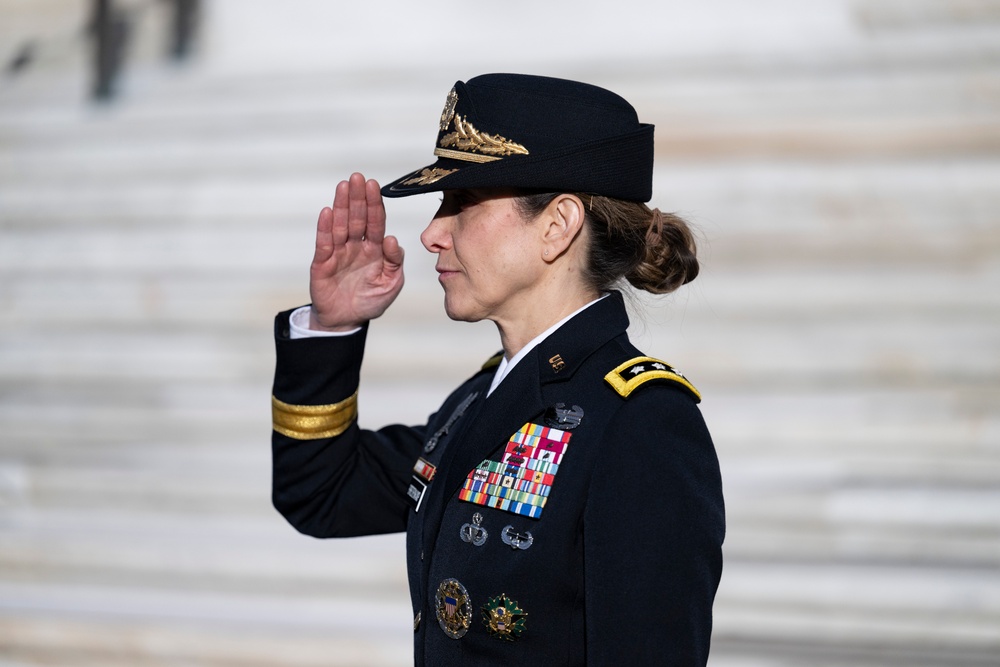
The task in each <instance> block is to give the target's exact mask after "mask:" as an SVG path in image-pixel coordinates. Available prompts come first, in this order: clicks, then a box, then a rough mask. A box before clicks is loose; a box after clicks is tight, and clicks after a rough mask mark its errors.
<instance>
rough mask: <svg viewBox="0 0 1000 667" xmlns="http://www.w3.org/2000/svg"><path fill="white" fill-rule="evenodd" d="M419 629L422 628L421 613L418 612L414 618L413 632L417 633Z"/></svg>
mask: <svg viewBox="0 0 1000 667" xmlns="http://www.w3.org/2000/svg"><path fill="white" fill-rule="evenodd" d="M419 627H420V612H419V611H418V612H417V615H416V616H414V617H413V631H414V632H416V631H417V628H419Z"/></svg>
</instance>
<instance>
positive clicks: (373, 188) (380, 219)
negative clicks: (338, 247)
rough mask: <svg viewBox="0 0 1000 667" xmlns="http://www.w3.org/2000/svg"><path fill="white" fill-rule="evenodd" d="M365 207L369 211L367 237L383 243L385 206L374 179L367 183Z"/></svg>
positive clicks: (375, 242)
mask: <svg viewBox="0 0 1000 667" xmlns="http://www.w3.org/2000/svg"><path fill="white" fill-rule="evenodd" d="M355 176H360V174H355ZM351 178H352V179H353V178H354V177H353V176H352V177H351ZM365 209H366V213H367V221H366V224H367V227H366V230H365V238H366V239H368V240H369V241H371V242H372V243H373V244H376V245H382V239H383V237H384V236H385V206H384V205H383V204H382V193H381V192H380V190H379V187H378V183H376V182H375V181H374V180H370V181H367V182H366V183H365Z"/></svg>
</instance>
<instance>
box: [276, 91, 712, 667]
mask: <svg viewBox="0 0 1000 667" xmlns="http://www.w3.org/2000/svg"><path fill="white" fill-rule="evenodd" d="M434 153H435V155H436V157H437V161H436V162H435V163H434V164H432V165H430V166H428V167H424V168H421V169H418V170H416V171H414V172H412V173H410V174H407V175H406V176H404V177H402V178H400V179H398V180H396V181H395V182H393V183H391V184H390V185H388V186H386V187H384V188H382V189H381V191H380V190H379V186H378V184H377V183H375V181H372V180H369V181H366V180H365V179H364V177H363V176H362V175H360V174H354V175H352V176H351V177H350V179H349V180H348V181H344V182H341V183H340V184H339V185H338V186H337V189H336V195H335V198H334V203H333V208H332V209H330V208H325V209H323V211H322V212H321V213H320V217H319V223H318V229H317V239H316V253H315V257H314V259H313V263H312V267H311V276H310V295H311V298H312V304H311V305H310V306H305V307H303V308H300V309H297V310H295V311H290V312H286V313H282V314H280V315H278V317H277V320H276V327H275V336H276V345H277V370H276V373H275V381H274V397H273V415H274V434H273V456H274V489H273V500H274V505H275V507H276V508H277V509H278V510H279V511H280V512H281V513H282V514H283V515H284V516H285V517H286V518H287V519H288V521H289V522H291V524H292V525H293V526H295V527H296V528H297V529H298V530H300V531H301V532H303V533H306V534H309V535H314V536H317V537H336V536H353V535H367V534H375V533H388V532H398V531H406V532H407V549H406V551H407V564H408V573H409V584H410V595H411V598H412V603H413V613H414V624H413V625H414V656H415V663H416V664H417V665H431V666H437V665H518V666H519V667H528V666H531V665H545V666H546V667H553V666H556V665H584V664H586V665H620V664H625V663H628V664H639V665H704V664H705V663H706V661H707V657H708V650H709V641H710V635H711V627H712V601H713V599H714V596H715V592H716V589H717V587H718V583H719V577H720V574H721V569H722V555H721V546H722V541H723V535H724V532H725V528H724V510H723V500H722V489H721V481H720V475H719V467H718V461H717V458H716V454H715V451H714V448H713V445H712V441H711V438H710V436H709V433H708V431H707V429H706V427H705V424H704V421H703V420H702V417H701V414H700V412H699V410H698V407H697V403H698V402H699V400H700V396H699V394H698V392H697V390H696V389H695V388H694V386H692V384H691V383H690V382H689V381H688V380H687V379H686V378H685V377H684V376H683V375H682V374H681V373H680V372H679V371H678V370H677V369H676V368H674V367H672V366H671V365H669V364H668V363H667V362H665V361H661V360H659V359H656V358H652V357H648V356H646V355H645V354H643V353H642V352H640V351H639V350H638V349H636V348H635V347H634V346H633V345H632V344H631V343H630V342H629V339H628V336H627V334H626V328H627V326H628V319H627V316H626V312H625V307H624V304H623V299H622V295H621V293H620V291H619V290H620V289H623V288H627V284H631V286H632V287H634V288H636V289H640V290H645V291H648V292H652V293H654V294H663V293H667V292H671V291H673V290H675V289H676V288H678V287H680V286H681V285H683V284H685V283H687V282H688V281H690V280H692V279H693V278H694V277H695V276H696V275H697V273H698V263H697V260H696V258H695V245H694V242H693V240H692V235H691V232H690V230H689V228H688V226H687V225H686V224H685V223H684V221H683V220H681V219H679V218H677V217H675V216H673V215H671V214H667V213H662V212H660V211H659V210H658V209H652V210H651V209H650V208H648V207H647V206H646V204H644V203H643V202H647V201H649V200H650V198H651V196H652V167H653V127H652V126H651V125H648V124H643V123H639V121H638V119H637V117H636V113H635V110H634V109H633V108H632V107H631V106H630V105H629V104H628V103H627V102H626V101H625V100H624V99H622V98H621V97H619V96H618V95H615V94H614V93H611V92H609V91H607V90H604V89H601V88H597V87H594V86H590V85H587V84H582V83H577V82H572V81H565V80H560V79H552V78H546V77H537V76H525V75H513V74H488V75H483V76H479V77H476V78H474V79H471V80H469V81H468V82H466V83H463V82H461V81H459V82H457V83H456V84H455V87H454V88H453V89H452V91H451V92H450V93H449V95H448V98H447V101H446V104H445V108H444V112H443V113H442V116H441V121H440V124H439V127H438V135H437V142H436V145H435V150H434ZM432 191H436V192H441V193H442V200H441V206H440V208H439V210H438V212H437V213H436V214H435V216H434V218H433V219H432V220H431V222H430V224H429V225H428V226H427V228H426V229H425V230H424V232H423V233H422V234H421V242H422V243H423V245H424V247H425V248H427V250H429V251H430V252H432V253H435V254H436V255H437V267H436V268H437V271H438V274H439V280H440V283H441V286H442V288H443V289H444V305H445V311H446V312H447V314H448V316H449V317H450V318H452V319H454V320H461V321H468V322H475V321H479V320H483V319H488V320H490V321H492V322H494V323H495V324H496V326H497V330H498V332H499V334H500V344H501V347H502V348H503V349H502V353H501V354H498V355H497V356H495V357H494V358H492V359H490V360H489V361H487V362H486V363H485V364H484V365H483V367H482V368H481V369H478V370H476V372H474V373H473V374H472V375H471V377H470V378H469V379H468V380H466V381H465V382H464V383H463V384H462V385H461V386H460V387H458V389H456V390H455V391H454V393H452V394H451V395H450V396H449V397H448V398H446V399H445V400H444V403H443V404H442V405H441V408H440V409H439V410H438V411H437V412H436V413H435V414H433V415H431V416H430V418H429V419H428V421H427V423H426V424H425V425H422V426H401V425H392V426H386V427H385V428H382V429H380V430H377V431H369V430H364V429H361V428H360V427H359V426H358V424H357V421H356V415H357V402H358V384H359V371H360V367H361V361H362V356H363V352H364V345H365V334H366V331H367V328H368V326H369V323H370V322H371V321H372V320H374V319H376V318H378V317H379V315H381V314H382V313H383V312H384V311H385V310H386V308H388V306H389V305H390V304H391V303H392V302H393V300H394V299H395V298H396V296H397V295H398V294H399V292H400V289H401V288H402V285H403V271H402V267H403V251H402V249H401V248H400V246H399V244H398V242H397V241H396V239H395V238H394V237H392V236H386V235H385V210H384V208H383V203H382V197H383V196H386V197H403V196H408V195H412V194H418V193H425V192H432ZM484 356H485V355H484Z"/></svg>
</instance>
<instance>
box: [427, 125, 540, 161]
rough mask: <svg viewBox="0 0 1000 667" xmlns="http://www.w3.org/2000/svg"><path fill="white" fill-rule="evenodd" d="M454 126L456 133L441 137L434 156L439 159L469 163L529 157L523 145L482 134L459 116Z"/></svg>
mask: <svg viewBox="0 0 1000 667" xmlns="http://www.w3.org/2000/svg"><path fill="white" fill-rule="evenodd" d="M452 125H453V126H454V128H455V131H454V132H449V133H448V134H446V135H444V136H443V137H441V141H439V142H438V146H439V147H438V148H436V149H434V154H435V155H437V156H438V157H448V158H453V159H456V160H466V161H468V162H492V161H494V160H499V159H501V158H502V157H503V156H506V155H528V149H527V148H525V147H524V146H522V145H521V144H518V143H515V142H513V141H510V140H509V139H506V138H504V137H501V136H500V135H494V134H487V133H486V132H480V131H479V130H477V129H476V128H475V126H474V125H473V124H472V123H470V122H468V121H466V120H465V119H463V118H462V117H461V116H459V115H458V114H455V118H454V121H453V123H452ZM451 149H457V150H451ZM477 153H481V155H477Z"/></svg>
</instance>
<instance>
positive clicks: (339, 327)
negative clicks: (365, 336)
mask: <svg viewBox="0 0 1000 667" xmlns="http://www.w3.org/2000/svg"><path fill="white" fill-rule="evenodd" d="M362 325H364V322H348V323H345V324H333V325H325V324H323V323H322V322H320V321H319V315H318V314H317V313H316V307H315V306H310V307H309V328H310V329H311V330H313V331H324V332H327V333H346V332H348V331H355V330H357V329H359V328H361V326H362Z"/></svg>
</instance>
